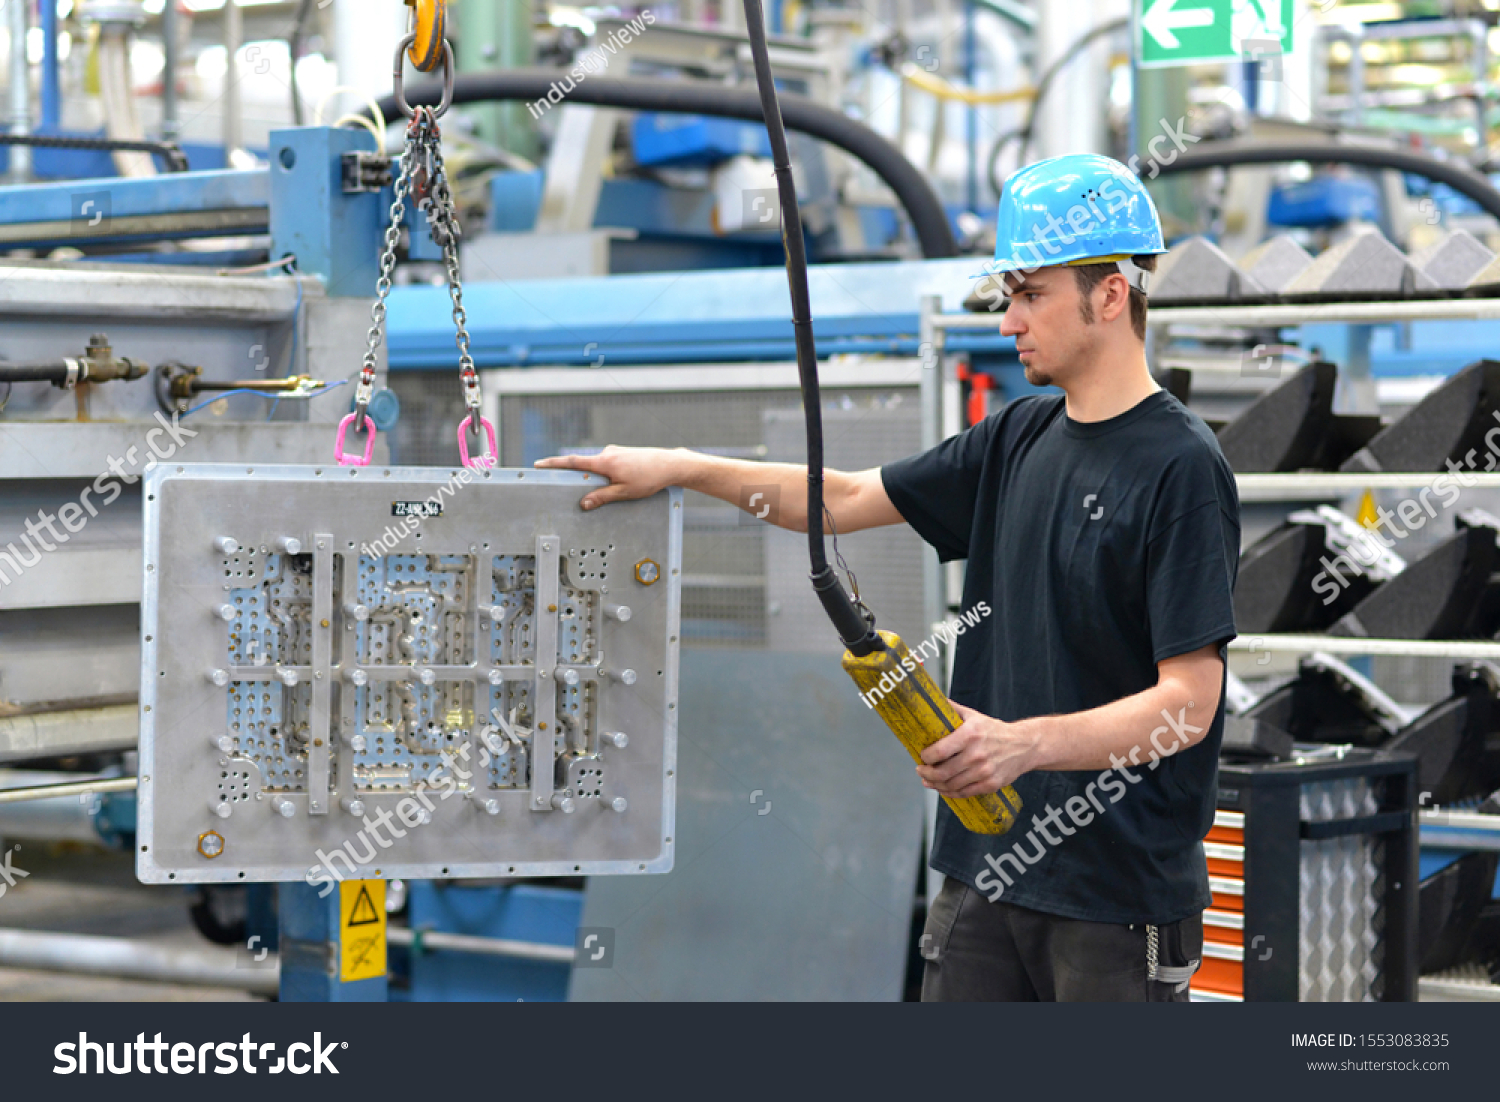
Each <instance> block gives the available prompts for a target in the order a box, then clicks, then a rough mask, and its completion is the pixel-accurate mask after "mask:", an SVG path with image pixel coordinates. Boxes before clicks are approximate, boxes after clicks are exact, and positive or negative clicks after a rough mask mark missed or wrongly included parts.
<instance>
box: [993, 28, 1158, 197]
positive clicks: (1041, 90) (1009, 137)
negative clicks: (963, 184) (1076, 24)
mask: <svg viewBox="0 0 1500 1102" xmlns="http://www.w3.org/2000/svg"><path fill="white" fill-rule="evenodd" d="M1129 26H1130V19H1129V18H1128V17H1126V18H1122V19H1111V20H1110V21H1109V22H1108V23H1100V24H1099V25H1098V26H1097V27H1094V28H1092V29H1091V30H1088V31H1085V32H1084V33H1083V34H1082V35H1080V36H1079V37H1078V38H1076V39H1074V40H1073V42H1072V43H1071V44H1070V45H1069V46H1068V48H1067V49H1066V50H1064V51H1063V52H1062V53H1061V54H1059V55H1058V57H1057V58H1056V59H1055V60H1054V61H1053V62H1052V64H1051V65H1049V66H1047V70H1046V72H1044V73H1043V74H1042V76H1041V79H1039V80H1038V81H1037V82H1036V94H1035V95H1033V96H1032V97H1031V106H1030V107H1029V108H1027V111H1026V121H1025V122H1023V123H1022V124H1021V126H1020V128H1019V129H1017V130H1012V131H1009V132H1008V133H1005V134H1002V135H1000V138H999V140H998V141H996V142H995V145H994V148H993V149H991V150H990V163H989V168H988V170H987V172H986V173H985V175H987V176H988V177H989V178H990V187H991V188H993V189H994V191H995V194H996V195H999V194H1000V189H1001V185H1002V184H1003V183H1004V181H1003V180H997V179H996V178H995V168H996V166H998V165H999V163H1000V153H1001V152H1002V151H1003V150H1004V149H1005V147H1006V146H1007V145H1008V144H1009V143H1011V142H1013V141H1015V140H1017V139H1020V142H1021V160H1022V161H1025V160H1026V150H1027V149H1028V148H1029V147H1030V145H1031V134H1032V131H1033V130H1034V129H1035V128H1036V115H1037V111H1038V110H1039V109H1040V108H1041V105H1042V99H1043V97H1045V96H1046V95H1047V92H1048V91H1049V90H1051V88H1052V82H1053V81H1054V80H1056V79H1057V77H1058V74H1060V73H1061V72H1062V71H1063V69H1064V67H1066V66H1067V64H1068V63H1069V62H1070V61H1072V60H1073V59H1074V58H1075V57H1077V56H1078V55H1079V54H1080V53H1082V52H1083V51H1084V50H1086V49H1088V47H1090V46H1092V45H1093V44H1094V42H1096V41H1097V40H1098V39H1100V38H1103V37H1104V36H1105V35H1108V34H1114V33H1115V32H1116V31H1122V30H1125V29H1126V28H1127V27H1129Z"/></svg>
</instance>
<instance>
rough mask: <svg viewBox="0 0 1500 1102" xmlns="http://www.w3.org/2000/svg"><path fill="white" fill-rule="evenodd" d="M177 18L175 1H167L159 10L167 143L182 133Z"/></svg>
mask: <svg viewBox="0 0 1500 1102" xmlns="http://www.w3.org/2000/svg"><path fill="white" fill-rule="evenodd" d="M178 18H179V17H178V15H177V0H169V2H168V3H167V4H166V6H165V7H163V8H162V10H161V55H162V81H161V136H162V138H163V139H164V140H166V141H169V142H175V141H176V140H177V137H178V135H179V134H181V133H182V125H181V123H180V122H179V121H178V118H177V63H178V43H177V33H178V32H177V28H178V26H179V25H180V24H179V22H178Z"/></svg>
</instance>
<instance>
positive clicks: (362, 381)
mask: <svg viewBox="0 0 1500 1102" xmlns="http://www.w3.org/2000/svg"><path fill="white" fill-rule="evenodd" d="M411 42H412V36H410V35H408V36H407V38H406V39H404V40H403V41H402V43H401V45H400V46H399V47H398V48H397V50H396V75H397V94H398V97H399V99H400V103H401V105H402V107H403V108H405V109H406V113H407V115H408V116H409V119H410V121H409V122H408V123H407V127H406V145H405V148H404V149H403V150H402V153H401V170H400V172H399V173H398V174H397V176H396V182H395V198H394V200H393V201H392V202H391V211H390V223H389V225H388V226H387V227H386V231H385V244H384V247H383V248H382V249H381V254H380V278H379V279H378V281H377V282H376V284H375V305H374V306H373V307H372V308H371V310H370V316H371V319H372V324H371V326H370V333H369V341H368V345H367V347H366V349H365V358H364V363H363V365H362V366H361V368H360V373H359V384H358V386H357V387H356V389H355V395H354V412H352V413H351V414H349V416H348V417H346V418H344V420H343V422H342V423H341V424H340V425H339V433H338V442H337V445H336V455H337V458H338V462H339V464H340V465H341V466H357V467H364V466H369V463H370V460H371V458H372V456H373V455H374V449H375V423H374V421H372V420H371V419H370V417H369V416H368V409H369V405H370V400H371V398H372V397H373V395H374V389H375V370H376V366H377V364H378V363H379V351H380V343H381V341H382V340H384V338H385V328H386V299H387V298H388V297H389V295H390V293H391V279H392V275H393V273H394V272H395V269H396V246H397V245H398V244H399V242H400V240H401V224H402V222H403V221H404V220H405V218H406V202H407V199H408V198H410V199H411V201H412V203H413V204H414V205H415V206H416V208H417V209H418V210H420V211H421V212H422V213H423V215H425V216H426V218H427V227H428V232H429V234H430V236H431V237H432V241H433V243H434V244H435V245H437V246H438V247H439V248H440V249H442V251H443V268H444V271H445V272H446V274H447V280H448V295H449V297H450V298H451V299H452V300H453V328H454V332H455V341H456V343H457V345H458V374H459V381H460V382H461V383H462V385H463V396H464V406H465V408H466V409H467V411H468V412H467V415H466V416H465V417H464V419H463V421H462V422H461V423H460V425H459V427H458V449H459V455H460V457H461V458H462V459H463V463H464V466H466V467H493V466H495V464H496V463H497V462H498V461H499V454H498V451H497V444H498V441H497V439H496V433H495V426H494V425H493V424H491V423H490V421H488V420H487V419H486V418H485V417H484V415H483V413H482V412H481V405H482V399H481V395H480V392H479V373H478V371H476V370H475V368H474V357H473V354H472V353H471V351H470V348H469V329H468V314H467V313H466V312H465V310H464V286H463V277H462V274H461V272H460V269H459V263H458V239H459V237H460V236H461V235H462V233H463V228H462V226H461V225H460V223H459V219H458V212H457V210H456V208H455V206H454V203H453V191H452V188H451V187H450V186H449V184H448V173H447V170H446V168H445V167H444V165H443V148H442V146H443V141H442V138H443V132H442V128H441V127H440V126H439V125H438V119H439V118H440V117H441V116H442V114H443V112H444V111H445V110H446V108H447V104H448V101H449V100H450V98H451V87H452V82H453V68H452V64H451V60H450V62H449V64H448V65H446V66H445V68H444V81H445V88H444V93H445V94H444V96H443V103H442V105H441V106H439V107H438V108H436V109H434V108H431V107H416V108H412V107H408V106H407V105H406V100H405V97H404V96H402V95H401V93H400V88H401V85H400V75H401V69H402V62H403V55H404V54H405V52H406V50H407V49H408V47H409V46H410V45H411ZM443 45H444V49H445V50H447V51H449V56H450V58H451V48H450V47H448V44H447V43H446V42H444V44H443ZM351 426H357V427H356V428H355V433H356V435H357V434H358V433H359V432H360V431H364V432H365V433H367V434H368V435H367V440H366V444H365V451H364V455H363V457H361V456H359V455H358V454H355V455H350V454H347V453H346V452H345V451H344V439H345V436H346V434H347V433H348V431H349V429H350V427H351ZM470 435H473V436H475V437H477V438H479V442H480V445H481V446H480V449H479V454H478V456H473V457H471V454H470V445H469V436H470Z"/></svg>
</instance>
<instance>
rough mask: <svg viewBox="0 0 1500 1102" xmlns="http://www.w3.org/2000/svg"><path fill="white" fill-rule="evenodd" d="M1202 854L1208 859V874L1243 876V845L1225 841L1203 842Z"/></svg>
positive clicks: (1237, 877) (1242, 877)
mask: <svg viewBox="0 0 1500 1102" xmlns="http://www.w3.org/2000/svg"><path fill="white" fill-rule="evenodd" d="M1203 855H1204V856H1205V857H1206V858H1207V859H1208V875H1209V876H1229V877H1234V878H1235V879H1239V880H1243V879H1244V877H1245V847H1244V846H1234V845H1230V844H1229V843H1227V842H1204V843H1203Z"/></svg>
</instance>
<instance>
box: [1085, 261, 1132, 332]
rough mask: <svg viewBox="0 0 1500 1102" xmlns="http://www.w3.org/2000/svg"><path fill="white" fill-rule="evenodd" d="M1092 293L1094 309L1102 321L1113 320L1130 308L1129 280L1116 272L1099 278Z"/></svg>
mask: <svg viewBox="0 0 1500 1102" xmlns="http://www.w3.org/2000/svg"><path fill="white" fill-rule="evenodd" d="M1094 293H1095V295H1096V296H1097V298H1096V301H1095V303H1094V307H1095V310H1096V311H1097V313H1098V314H1099V317H1100V318H1101V319H1102V320H1104V321H1114V320H1115V319H1116V318H1117V317H1119V316H1120V315H1121V314H1124V313H1127V312H1128V311H1129V309H1130V281H1129V280H1128V279H1126V278H1125V277H1124V276H1123V275H1121V274H1119V273H1118V272H1116V273H1115V274H1114V275H1109V276H1105V277H1104V278H1103V279H1102V280H1100V281H1099V285H1098V286H1097V287H1095V288H1094Z"/></svg>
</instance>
